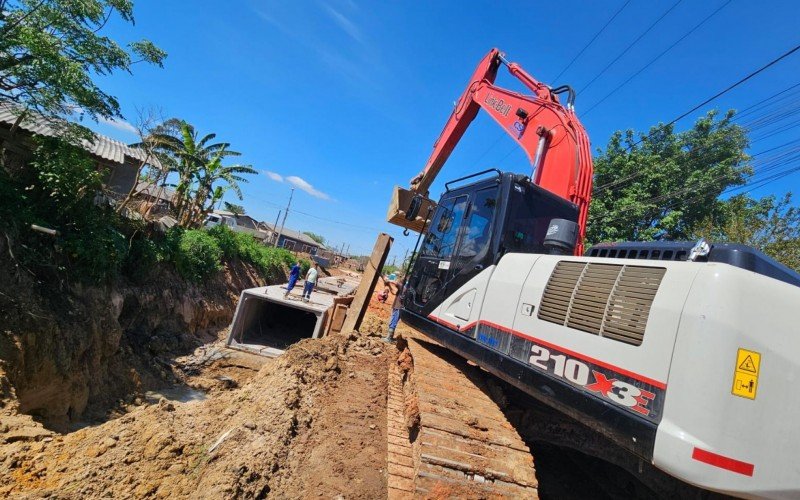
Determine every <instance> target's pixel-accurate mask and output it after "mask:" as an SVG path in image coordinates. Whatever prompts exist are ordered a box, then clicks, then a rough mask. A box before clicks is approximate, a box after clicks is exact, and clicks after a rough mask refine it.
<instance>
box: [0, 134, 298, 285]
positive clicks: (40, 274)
mask: <svg viewBox="0 0 800 500" xmlns="http://www.w3.org/2000/svg"><path fill="white" fill-rule="evenodd" d="M37 144H38V146H37V148H36V150H35V152H34V155H33V159H32V161H31V162H30V164H29V166H28V167H27V168H24V169H21V170H20V171H19V172H16V173H15V175H11V174H10V173H9V172H8V171H7V170H5V169H0V234H1V235H2V236H3V237H4V239H5V241H4V243H5V244H6V245H8V247H9V248H8V250H9V255H12V259H13V260H14V261H15V263H16V264H18V265H19V266H20V267H21V268H22V269H23V270H25V271H27V272H30V273H32V274H33V275H35V276H36V277H37V278H39V279H40V280H42V281H52V282H58V281H63V280H64V279H68V280H70V281H79V282H84V283H103V282H108V281H110V280H113V279H115V278H117V277H119V276H125V277H127V278H128V279H131V280H133V281H137V282H138V281H142V280H144V279H146V278H147V277H148V276H150V275H151V273H152V272H153V271H154V270H156V269H158V266H170V265H174V267H175V269H176V270H177V271H178V273H180V274H181V276H183V277H184V278H186V279H187V280H189V281H194V282H201V281H204V280H207V279H208V278H210V277H212V276H214V275H215V274H216V273H217V272H218V271H219V270H221V269H222V265H223V260H233V259H239V260H241V261H243V262H247V263H250V264H252V265H253V266H254V267H255V268H256V269H258V270H259V272H261V273H262V274H263V276H264V277H265V278H266V279H267V280H268V281H271V282H275V281H279V280H282V279H284V278H285V275H286V270H287V269H288V266H289V265H291V264H292V263H293V262H294V261H295V260H296V258H295V256H294V255H293V254H292V253H291V252H289V251H288V250H285V249H282V248H271V247H266V246H264V245H262V244H261V243H259V242H258V241H257V240H256V239H255V238H253V237H252V236H251V235H249V234H245V233H235V232H233V231H231V230H230V229H228V228H227V227H225V226H217V227H215V228H213V229H211V230H208V231H206V230H204V229H183V228H180V227H175V228H172V229H171V230H169V231H168V232H167V234H166V235H160V234H158V233H154V232H152V231H151V230H150V229H148V226H147V224H145V223H144V222H143V221H135V220H130V219H126V218H124V217H122V216H120V215H118V214H117V213H116V212H115V211H114V210H112V209H111V207H109V206H108V205H107V204H106V203H105V202H104V201H103V198H102V197H99V198H98V196H97V195H98V193H99V192H100V190H101V187H102V184H101V178H102V173H101V172H98V171H97V170H96V167H95V163H94V161H93V160H92V158H91V157H90V156H89V154H88V153H86V152H85V151H84V150H83V149H82V148H79V147H77V146H73V145H71V144H68V143H66V142H64V141H60V140H57V139H51V138H39V139H37ZM31 224H36V225H39V226H43V227H46V228H51V229H55V230H57V231H58V234H57V235H56V236H55V237H53V236H48V235H44V234H41V233H38V232H35V231H32V230H31V229H30V228H31ZM301 265H302V266H303V268H304V272H305V270H307V269H308V266H309V265H310V263H309V262H308V261H301Z"/></svg>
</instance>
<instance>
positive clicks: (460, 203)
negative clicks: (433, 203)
mask: <svg viewBox="0 0 800 500" xmlns="http://www.w3.org/2000/svg"><path fill="white" fill-rule="evenodd" d="M468 202H469V194H468V193H461V194H456V193H454V194H452V195H445V196H444V197H443V198H442V200H441V201H440V202H439V206H438V207H437V209H436V214H434V216H433V220H432V221H431V226H430V229H429V230H428V234H427V235H426V236H425V240H424V241H423V243H422V246H421V247H420V250H419V255H418V256H417V260H416V262H415V264H414V271H413V275H412V277H411V281H410V282H409V287H410V288H409V291H408V294H407V296H406V301H405V304H404V307H405V308H406V309H410V310H412V311H414V312H416V313H418V314H424V315H426V316H427V313H429V312H430V311H431V310H433V309H434V307H435V305H434V302H437V301H435V300H434V297H436V296H437V295H439V294H440V292H443V290H444V285H445V284H446V282H447V280H448V277H449V275H450V267H451V261H452V257H453V253H454V251H455V249H456V246H457V244H458V237H459V234H460V229H461V224H462V222H463V219H464V213H465V211H466V209H467V204H468Z"/></svg>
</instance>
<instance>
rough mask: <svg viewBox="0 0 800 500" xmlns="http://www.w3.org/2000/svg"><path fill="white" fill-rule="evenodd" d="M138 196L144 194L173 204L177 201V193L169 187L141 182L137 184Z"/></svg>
mask: <svg viewBox="0 0 800 500" xmlns="http://www.w3.org/2000/svg"><path fill="white" fill-rule="evenodd" d="M135 193H136V194H144V195H147V196H151V197H153V198H158V199H160V200H164V201H168V202H172V201H173V200H174V199H175V191H173V190H172V189H170V188H168V187H162V186H156V185H155V184H152V183H149V182H139V183H138V184H136V191H135Z"/></svg>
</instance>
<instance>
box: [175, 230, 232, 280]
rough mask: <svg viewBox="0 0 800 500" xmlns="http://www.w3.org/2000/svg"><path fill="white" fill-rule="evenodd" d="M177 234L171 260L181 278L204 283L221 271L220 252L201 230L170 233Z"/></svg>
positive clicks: (214, 242)
mask: <svg viewBox="0 0 800 500" xmlns="http://www.w3.org/2000/svg"><path fill="white" fill-rule="evenodd" d="M170 232H171V233H172V234H173V235H174V234H179V235H180V238H179V240H178V241H177V247H176V248H172V249H171V250H172V251H171V254H172V260H173V262H174V263H175V267H176V269H177V270H178V272H179V273H180V275H181V276H183V277H184V278H186V279H188V280H190V281H204V280H206V279H208V278H209V277H210V276H211V275H212V274H214V273H216V272H217V271H219V270H221V269H222V255H223V253H222V250H221V249H220V247H219V244H218V243H217V240H216V239H215V238H213V237H212V236H211V235H209V234H208V233H207V232H206V231H203V230H202V229H189V230H186V231H174V232H173V231H170Z"/></svg>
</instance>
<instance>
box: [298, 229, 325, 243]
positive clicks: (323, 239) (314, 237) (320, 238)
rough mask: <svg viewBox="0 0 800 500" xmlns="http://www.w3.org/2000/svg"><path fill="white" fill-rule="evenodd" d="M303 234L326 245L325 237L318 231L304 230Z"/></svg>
mask: <svg viewBox="0 0 800 500" xmlns="http://www.w3.org/2000/svg"><path fill="white" fill-rule="evenodd" d="M303 234H305V235H306V236H308V237H309V238H311V239H312V240H314V241H316V242H317V243H319V244H320V245H324V244H325V237H323V236H320V235H319V234H317V233H312V232H311V231H303Z"/></svg>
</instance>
